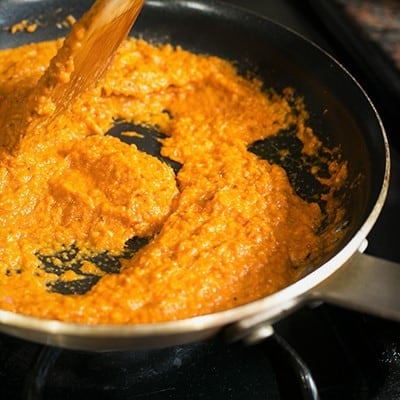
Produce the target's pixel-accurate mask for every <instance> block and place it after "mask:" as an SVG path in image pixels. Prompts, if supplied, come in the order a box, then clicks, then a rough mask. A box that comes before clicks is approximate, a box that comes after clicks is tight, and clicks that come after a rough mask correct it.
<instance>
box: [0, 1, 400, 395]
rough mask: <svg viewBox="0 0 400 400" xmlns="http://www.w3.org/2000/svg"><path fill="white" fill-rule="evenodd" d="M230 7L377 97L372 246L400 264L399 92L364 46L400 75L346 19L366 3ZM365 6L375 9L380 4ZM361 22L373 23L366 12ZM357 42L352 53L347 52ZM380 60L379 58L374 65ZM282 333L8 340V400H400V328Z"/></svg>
mask: <svg viewBox="0 0 400 400" xmlns="http://www.w3.org/2000/svg"><path fill="white" fill-rule="evenodd" d="M230 3H234V4H236V5H239V6H241V7H244V8H248V9H251V10H253V11H255V12H258V13H260V14H262V15H265V16H267V17H269V18H271V19H273V20H275V21H278V22H280V23H283V24H284V25H287V26H289V27H291V28H293V29H294V30H296V31H298V32H299V33H301V34H303V35H304V36H306V37H308V38H310V39H312V40H313V41H315V42H316V43H317V44H319V45H320V46H322V47H323V48H325V49H327V50H328V51H329V52H330V53H332V54H333V55H334V56H335V57H337V58H338V59H339V61H341V62H342V63H343V64H344V65H345V67H346V68H347V69H348V70H349V71H350V72H351V73H352V74H353V75H354V76H355V77H356V78H357V79H358V80H359V81H360V83H361V84H362V85H363V86H364V88H365V89H366V90H367V92H368V93H369V95H370V96H371V98H372V100H373V102H374V103H375V105H376V107H377V109H378V112H380V113H381V115H382V118H383V121H384V124H385V127H386V130H387V133H388V136H389V141H390V144H391V147H392V176H391V185H390V190H389V195H388V199H387V202H386V205H385V207H384V209H383V212H382V214H381V217H380V218H379V220H378V222H377V224H376V225H375V227H374V229H373V230H372V232H371V234H370V235H369V237H368V239H369V247H368V249H367V252H369V253H370V254H374V255H377V256H379V257H383V258H388V259H391V260H394V261H400V250H399V249H398V244H397V239H396V236H397V235H396V230H397V225H398V222H399V218H400V185H399V183H400V154H399V150H400V145H399V143H400V133H398V132H397V131H396V126H397V122H398V117H397V115H396V113H394V112H393V108H394V107H393V104H399V103H398V102H397V103H396V100H398V97H397V96H399V93H397V90H396V87H393V86H396V85H392V86H391V87H390V88H387V86H385V85H387V84H388V82H387V80H386V78H384V77H383V76H382V69H381V70H380V71H377V70H376V68H377V67H376V65H373V66H370V65H369V64H368V63H366V62H365V60H364V59H363V56H364V53H365V50H364V45H366V43H367V42H368V45H366V46H367V47H368V50H369V52H368V54H369V55H370V56H371V58H373V60H374V62H377V60H379V63H378V64H379V65H381V66H382V65H385V67H384V72H387V74H388V75H390V76H391V77H392V78H393V76H394V77H395V78H396V76H397V75H396V74H397V72H398V71H397V68H396V67H393V63H394V61H393V60H391V54H390V52H389V54H388V53H387V51H386V50H385V52H381V51H380V50H379V48H380V43H379V40H378V42H376V41H375V42H374V44H372V45H371V43H369V37H368V32H365V31H364V28H365V25H363V22H365V20H364V21H363V20H359V19H358V20H355V19H354V16H353V17H352V15H351V13H348V14H347V16H344V13H343V11H346V10H344V9H343V8H342V6H343V3H346V4H347V5H350V4H351V5H353V6H354V7H356V6H358V7H359V6H360V3H361V2H360V1H357V0H351V1H348V2H343V1H339V0H338V3H337V4H333V3H335V1H333V0H329V1H324V0H318V1H313V0H308V1H305V2H297V1H294V0H292V1H290V0H269V1H263V0H247V1H245V0H231V1H230ZM300 3H301V4H300ZM339 3H342V4H339ZM366 3H368V5H370V6H371V3H373V1H372V0H369V1H367V2H366ZM377 3H382V1H379V2H378V1H377ZM383 3H387V4H389V5H393V4H394V3H396V2H394V1H387V2H383ZM299 4H300V5H299ZM338 4H339V6H338ZM363 6H365V4H364V5H363ZM372 6H373V4H372ZM362 15H363V16H364V18H365V15H366V9H365V8H363V14H362ZM352 18H353V20H352ZM368 21H370V20H368ZM360 33H361V34H360ZM349 37H350V38H351V40H349ZM373 39H374V40H376V37H374V38H373ZM380 40H382V39H380ZM350 42H351V44H352V48H351V49H348V47H346V46H347V44H348V43H350ZM371 46H372V47H371ZM355 49H356V50H357V51H355ZM371 49H372V50H371ZM371 51H373V52H375V53H373V56H372V54H371ZM383 53H385V54H383ZM379 72H380V74H379ZM376 75H377V76H376ZM385 76H386V75H385ZM392 82H393V81H392ZM399 82H400V80H399ZM276 332H277V334H276V335H275V336H274V337H273V338H271V339H268V340H266V341H264V342H263V343H259V344H256V345H252V346H246V345H245V344H243V343H234V344H227V343H225V342H224V341H223V340H222V338H219V337H217V338H213V339H212V340H209V341H206V342H201V343H195V344H191V345H185V346H177V347H172V348H168V349H164V350H153V351H150V352H148V351H147V352H137V351H136V352H123V353H86V352H80V351H67V350H60V349H56V348H48V347H44V346H41V345H38V344H34V343H29V342H25V341H22V340H19V339H15V338H12V337H9V336H6V335H0V393H1V398H2V399H9V400H14V399H19V398H26V399H57V400H63V399H71V398H75V399H81V398H92V397H97V398H98V399H109V398H112V399H117V400H118V399H146V400H153V399H154V400H155V399H255V400H257V399H271V400H288V399H290V400H293V399H310V400H312V399H314V400H315V399H320V400H337V399H343V400H347V399H349V400H350V399H354V400H361V399H365V400H397V399H399V398H400V324H398V323H395V322H391V321H386V320H382V319H379V318H375V317H371V316H367V315H364V314H360V313H356V312H352V311H348V310H344V309H340V308H337V307H333V306H329V305H321V306H319V307H315V308H309V307H306V308H304V309H302V310H300V311H298V312H296V313H294V314H293V315H292V316H290V317H288V318H286V319H285V320H283V321H281V322H279V323H278V324H277V325H276Z"/></svg>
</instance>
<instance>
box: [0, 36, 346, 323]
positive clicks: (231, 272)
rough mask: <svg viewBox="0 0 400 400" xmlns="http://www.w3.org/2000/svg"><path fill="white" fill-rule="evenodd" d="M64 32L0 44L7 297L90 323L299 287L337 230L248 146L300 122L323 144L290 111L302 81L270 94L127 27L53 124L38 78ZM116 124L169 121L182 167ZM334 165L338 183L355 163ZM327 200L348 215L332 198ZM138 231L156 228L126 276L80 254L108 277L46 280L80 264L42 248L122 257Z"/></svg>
mask: <svg viewBox="0 0 400 400" xmlns="http://www.w3.org/2000/svg"><path fill="white" fill-rule="evenodd" d="M61 43H62V42H61V41H50V42H45V43H37V44H30V45H26V46H23V47H20V48H16V49H7V50H2V51H0V308H2V309H5V310H10V311H13V312H17V313H22V314H26V315H32V316H37V317H41V318H47V319H57V320H63V321H70V322H79V323H85V324H131V323H149V322H157V321H167V320H176V319H182V318H187V317H192V316H196V315H202V314H207V313H212V312H216V311H220V310H225V309H228V308H231V307H235V306H237V305H240V304H244V303H247V302H250V301H253V300H255V299H258V298H260V297H263V296H266V295H269V294H271V293H273V292H276V291H277V290H280V289H281V288H283V287H285V286H287V285H288V284H290V283H291V282H293V281H294V280H295V279H296V278H297V277H298V276H299V274H300V273H301V271H303V270H304V269H305V268H306V267H309V266H310V265H313V264H316V263H318V260H320V259H321V258H322V257H323V256H324V254H325V253H326V251H327V249H328V248H330V246H331V245H332V243H333V242H334V241H335V240H337V239H338V235H340V234H339V233H333V232H334V228H333V225H332V229H328V230H327V233H326V234H320V233H318V229H319V227H320V225H321V223H322V219H323V213H322V211H321V209H320V207H319V205H318V204H317V203H316V202H306V201H305V200H302V199H301V198H300V197H299V196H298V195H297V194H296V193H295V191H294V190H293V188H292V186H291V185H290V183H289V180H288V178H287V175H286V173H285V171H284V170H283V169H282V168H281V167H280V166H278V165H274V164H270V163H269V162H267V161H265V160H262V159H261V158H260V157H258V156H256V155H255V154H253V153H252V152H250V151H249V150H248V147H249V145H251V144H252V143H253V142H255V141H257V140H262V139H264V138H267V137H269V136H272V135H276V134H277V133H278V132H279V131H281V130H283V129H287V128H288V127H289V126H293V124H294V125H297V127H298V136H299V138H301V140H302V141H303V142H304V151H305V152H307V153H308V154H313V153H314V152H316V151H317V150H318V149H319V148H320V147H321V143H320V142H319V141H318V140H317V138H316V137H315V136H314V134H313V132H312V130H311V129H310V128H309V127H307V125H306V113H305V111H304V110H303V109H302V108H301V107H300V106H299V110H300V111H298V112H297V113H293V112H292V111H293V110H292V108H293V104H292V103H293V101H292V100H293V93H292V92H291V91H290V90H287V91H285V93H283V94H282V95H277V94H267V93H265V91H263V90H262V88H261V86H262V85H261V82H260V81H259V80H257V79H247V78H245V77H243V76H240V75H239V74H238V73H237V71H236V70H235V68H234V66H233V65H232V64H231V63H229V62H227V61H224V60H222V59H220V58H218V57H214V56H209V55H195V54H192V53H190V52H188V51H185V50H183V49H181V48H174V47H172V46H171V45H168V44H166V45H158V46H155V45H151V44H149V43H146V42H145V41H143V40H139V39H133V38H130V39H128V40H126V41H125V42H124V43H123V45H122V46H121V48H120V49H119V51H118V54H117V55H116V57H115V59H114V61H113V63H112V66H111V67H110V69H109V70H108V72H107V74H106V76H105V77H104V78H103V79H102V80H101V82H100V83H99V85H98V86H97V87H96V89H90V90H89V91H87V92H86V93H84V94H82V95H81V96H80V97H79V98H78V99H77V100H76V101H75V103H73V104H72V106H71V108H70V109H69V110H67V111H66V112H64V113H63V114H61V115H60V116H58V117H57V118H56V119H55V120H54V121H52V122H51V123H49V124H46V123H43V121H46V119H48V117H49V116H50V115H51V112H52V110H51V107H49V105H48V104H47V103H46V101H45V91H40V90H39V91H38V89H37V88H38V85H39V86H40V85H43V80H41V81H39V79H40V77H41V76H42V75H43V72H44V71H45V70H46V68H47V66H48V65H49V61H50V59H51V58H52V57H53V56H54V55H55V54H56V52H57V50H58V48H59V47H60V45H61ZM38 82H39V84H38ZM32 93H40V96H36V95H34V96H33V95H32ZM41 96H42V97H41ZM43 96H44V97H43ZM297 104H298V105H299V104H300V102H298V103H297ZM116 120H123V121H128V122H132V123H134V124H137V125H143V126H152V127H156V128H157V129H158V130H159V131H160V132H162V133H164V134H165V135H166V138H164V139H160V141H161V143H162V154H163V156H165V157H168V158H170V159H172V160H175V161H176V162H179V163H180V164H182V168H181V169H180V170H179V172H178V173H177V175H175V173H174V171H173V170H172V169H171V168H170V167H169V166H168V165H167V164H166V163H164V162H162V161H159V160H158V159H156V158H155V157H153V156H151V155H148V154H146V153H144V152H143V151H140V150H139V149H137V148H136V147H135V146H134V145H129V144H127V143H124V142H122V141H121V140H119V139H117V138H115V137H111V136H109V135H105V133H106V132H107V130H108V129H110V128H111V127H112V126H113V124H114V122H115V121H116ZM330 172H331V177H332V178H331V179H330V180H329V184H330V185H331V186H332V191H331V192H332V193H333V192H334V190H335V189H336V188H337V186H340V184H341V183H342V182H343V180H344V179H345V166H344V165H341V164H339V163H332V165H331V166H330ZM326 200H327V202H328V205H331V207H327V209H328V210H330V211H332V215H331V216H330V218H331V220H336V219H337V218H338V215H339V214H340V212H339V211H337V209H336V206H335V203H334V197H333V196H330V195H327V196H326ZM335 235H336V236H335ZM134 237H139V238H140V237H142V238H150V240H149V242H148V244H146V245H145V246H144V247H142V248H141V249H140V250H139V251H138V252H136V253H135V254H133V255H132V257H122V258H121V268H120V271H119V272H118V273H104V271H102V270H101V269H100V268H99V267H98V266H96V263H95V262H92V261H90V258H86V259H83V261H82V262H81V266H80V271H83V272H84V273H86V274H94V275H96V274H97V275H98V276H100V279H99V280H98V282H97V283H96V284H95V285H94V286H93V287H92V288H91V290H89V291H87V292H86V293H83V294H70V295H65V294H60V293H57V292H54V291H52V290H49V288H51V285H52V283H54V282H55V281H60V280H61V281H65V282H68V281H72V280H79V279H80V278H83V277H84V275H80V274H77V273H76V270H74V268H65V270H63V272H58V273H55V272H54V271H53V272H52V271H50V272H49V271H48V270H46V268H43V258H42V259H41V258H40V257H39V255H42V256H43V255H47V256H48V257H51V255H52V254H57V252H60V251H61V252H62V251H63V249H67V248H71V246H73V247H74V248H76V249H79V251H80V252H82V254H86V255H88V254H91V255H95V254H105V253H104V252H106V254H109V255H118V254H121V252H122V251H123V249H124V245H125V243H126V242H127V241H128V240H129V239H131V238H134ZM41 260H42V261H41ZM53 261H54V263H55V264H57V262H58V263H61V264H62V263H63V260H62V259H60V258H57V259H56V258H55V259H54V260H53ZM68 263H71V260H69V259H68V257H66V259H65V265H66V266H67V267H68ZM61 264H60V267H62V265H61Z"/></svg>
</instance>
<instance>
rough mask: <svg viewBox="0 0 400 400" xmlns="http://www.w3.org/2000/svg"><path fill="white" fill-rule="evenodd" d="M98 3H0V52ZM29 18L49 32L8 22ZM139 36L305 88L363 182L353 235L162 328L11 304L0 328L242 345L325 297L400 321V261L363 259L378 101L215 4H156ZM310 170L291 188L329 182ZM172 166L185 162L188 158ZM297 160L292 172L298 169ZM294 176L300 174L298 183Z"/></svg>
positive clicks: (376, 197)
mask: <svg viewBox="0 0 400 400" xmlns="http://www.w3.org/2000/svg"><path fill="white" fill-rule="evenodd" d="M91 3H92V2H91V1H89V0H68V1H65V0H35V1H20V0H18V1H17V0H0V47H1V48H7V47H16V46H18V45H21V44H24V43H27V42H33V41H41V40H46V39H54V38H56V37H60V36H64V35H66V34H67V31H66V30H65V29H60V27H62V21H63V20H64V19H65V17H66V16H67V15H69V14H72V15H74V16H75V17H77V18H79V17H80V15H82V13H83V12H85V11H86V10H87V9H88V8H89V7H90V5H91ZM23 19H28V20H30V21H32V20H37V21H39V22H40V27H39V29H38V30H37V31H36V32H34V33H24V32H21V33H18V34H15V35H11V34H10V33H9V32H8V31H7V30H6V29H1V28H4V27H6V26H11V25H13V24H15V23H17V22H20V21H21V20H23ZM132 34H133V35H136V36H139V35H140V36H142V37H144V38H145V39H147V40H151V41H155V42H166V41H168V42H170V43H172V44H179V45H181V46H182V47H184V48H185V49H188V50H190V51H193V52H196V53H208V54H215V55H218V56H221V57H223V58H225V59H228V60H231V61H233V62H235V63H236V65H237V66H238V69H239V71H242V72H245V71H249V70H250V71H253V72H254V73H255V74H257V75H258V76H260V77H261V79H262V80H263V82H264V83H265V86H266V87H271V88H274V89H276V90H277V91H278V92H279V91H281V90H282V89H283V88H285V87H287V86H292V87H294V88H295V89H296V93H297V94H298V95H300V96H302V97H304V101H305V104H306V107H307V108H308V110H309V112H310V121H309V123H310V125H311V126H312V127H313V129H314V131H315V132H316V133H317V134H318V136H319V138H320V139H321V140H322V141H323V142H324V143H325V144H327V145H328V146H330V147H335V146H340V148H341V151H342V156H343V159H345V160H347V161H348V170H349V181H350V182H352V181H356V180H357V179H358V178H359V177H360V176H361V177H362V179H358V185H352V186H350V185H349V187H348V188H347V189H346V192H345V204H346V218H345V220H346V224H347V228H346V233H345V235H344V237H343V239H342V240H341V241H340V242H339V243H338V244H337V246H336V247H335V249H333V250H332V252H331V253H330V254H327V256H326V259H325V260H324V262H322V263H321V265H319V266H316V267H315V268H312V269H310V270H309V271H308V272H307V274H305V275H304V276H303V277H302V278H301V279H299V280H298V281H297V282H295V283H293V284H291V285H290V286H289V287H287V288H285V289H283V290H280V291H279V292H277V293H275V294H272V295H270V296H267V297H265V298H262V299H260V300H257V301H254V302H252V303H249V304H246V305H242V306H239V307H236V308H233V309H230V310H227V311H223V312H218V313H215V314H210V315H204V316H200V317H195V318H190V319H186V320H180V321H174V322H165V323H156V324H143V325H129V326H103V325H101V326H87V325H79V324H72V323H65V322H60V321H51V320H44V319H38V318H32V317H28V316H24V315H20V314H16V313H11V312H6V311H2V310H0V330H1V331H3V332H5V333H7V334H10V335H14V336H17V337H20V338H23V339H27V340H30V341H36V342H40V343H44V344H48V345H54V346H60V347H65V348H71V349H85V350H98V351H105V350H124V349H143V348H155V347H166V346H171V345H177V344H183V343H188V342H192V341H198V340H202V339H206V338H208V337H210V336H212V335H215V334H217V333H220V332H223V333H224V334H226V335H227V337H228V338H229V339H231V340H236V339H238V338H244V339H246V340H247V341H256V340H260V339H263V338H264V337H267V336H269V335H271V334H272V333H273V324H274V322H276V321H278V320H279V319H281V318H283V317H285V316H286V315H288V314H289V313H292V312H294V311H295V310H296V309H297V308H299V307H302V306H304V305H305V304H310V303H318V302H330V303H333V304H337V305H341V306H344V307H348V308H351V309H354V310H359V311H363V312H367V313H372V314H374V315H377V316H380V317H385V318H390V319H395V320H400V295H399V294H398V282H400V266H399V265H397V264H396V263H393V262H389V261H386V260H382V259H378V258H374V257H372V256H368V255H365V254H363V251H364V250H365V248H366V245H367V241H366V237H367V235H368V233H369V231H370V230H371V228H372V226H373V224H374V223H375V221H376V220H377V218H378V215H379V213H380V211H381V208H382V206H383V204H384V201H385V197H386V193H387V190H388V180H389V169H390V157H389V146H388V142H387V138H386V135H385V132H384V128H383V126H382V123H381V121H380V118H379V116H378V115H377V113H376V111H375V108H374V106H373V104H372V103H371V102H370V100H369V99H368V96H367V95H366V94H365V93H364V91H363V90H362V88H361V87H360V86H359V85H358V84H357V82H356V81H355V80H354V79H353V78H352V77H351V76H350V75H349V73H347V72H346V70H345V69H344V68H343V67H342V66H341V65H340V64H339V63H338V62H336V61H335V60H334V59H333V58H332V57H330V56H329V55H328V54H326V53H325V52H324V51H323V50H321V49H320V48H318V47H317V46H315V45H314V44H312V43H310V42H309V41H307V40H306V39H304V38H303V37H301V36H299V35H297V34H296V33H294V32H292V31H290V30H289V29H287V28H285V27H283V26H280V25H277V24H275V23H273V22H272V21H270V20H268V19H265V18H262V17H259V16H257V15H255V14H252V13H250V12H247V11H244V10H242V9H239V8H236V7H233V6H231V5H229V4H225V3H222V2H218V1H214V0H210V1H206V0H194V1H183V0H165V1H160V0H149V1H147V2H146V3H145V6H144V9H143V11H142V13H141V15H140V16H139V18H138V21H137V23H136V25H135V26H134V29H133V32H132ZM125 128H126V127H125ZM125 128H124V129H125ZM148 133H149V137H151V132H148ZM111 134H117V133H116V132H111ZM155 134H157V132H156V133H155ZM284 142H285V141H284V140H283V143H284ZM144 150H145V151H149V152H151V151H154V152H155V153H157V149H154V143H153V144H152V143H150V144H149V143H148V144H145V145H144ZM250 150H251V151H254V152H256V153H258V154H259V156H260V157H265V158H269V157H273V155H272V156H271V155H270V154H268V143H261V144H260V146H258V147H257V146H255V147H254V148H253V149H250ZM299 165H300V167H296V168H298V169H299V171H297V172H298V173H295V174H294V175H292V178H293V179H294V180H293V181H292V184H293V185H295V186H297V188H298V190H299V194H300V195H302V196H304V197H307V195H309V194H310V193H311V194H313V195H314V194H315V193H314V192H313V190H317V192H318V190H320V189H318V188H317V189H315V184H314V183H313V182H311V183H310V182H308V180H307V179H308V178H307V177H308V175H307V171H306V170H305V169H304V168H303V167H304V165H302V164H301V163H299ZM173 167H174V168H176V169H178V168H179V165H173ZM286 167H287V171H288V174H290V171H289V170H290V168H291V166H290V165H286ZM294 177H300V178H298V180H297V181H295V179H296V178H294ZM307 185H308V186H307ZM307 188H308V189H307ZM302 189H303V190H302ZM310 190H311V192H310ZM132 251H134V249H133V250H132ZM114 261H115V260H114ZM75 290H76V288H75ZM50 306H51V305H50Z"/></svg>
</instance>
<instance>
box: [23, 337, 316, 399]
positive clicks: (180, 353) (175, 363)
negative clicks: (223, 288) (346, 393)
mask: <svg viewBox="0 0 400 400" xmlns="http://www.w3.org/2000/svg"><path fill="white" fill-rule="evenodd" d="M261 349H262V352H261V353H260V354H259V356H258V357H257V360H258V362H257V371H258V373H256V374H254V372H255V371H252V373H251V375H249V374H248V373H246V375H247V376H246V382H244V381H243V379H242V377H243V368H245V369H248V368H249V361H251V360H250V358H249V357H251V358H252V359H253V358H254V357H255V352H259V351H260V350H261ZM225 350H226V344H225V343H220V342H219V341H218V340H217V341H209V342H205V343H198V344H192V345H185V346H177V347H173V348H169V349H164V350H152V351H148V352H147V351H143V352H137V351H136V352H116V353H113V352H109V353H87V352H71V351H66V350H61V349H58V348H54V347H46V346H41V347H40V348H39V349H38V352H37V355H36V356H35V357H34V360H33V365H32V367H31V369H30V371H29V372H28V373H27V375H26V377H25V382H24V390H23V392H24V396H23V398H24V399H29V400H45V399H55V398H57V399H58V400H63V399H69V398H72V397H77V398H83V396H85V393H92V394H94V393H97V394H98V396H99V397H100V398H101V397H102V394H105V393H108V394H110V395H112V398H114V399H128V398H136V397H138V398H141V399H142V398H143V399H165V398H190V399H203V398H210V399H211V398H231V399H243V398H252V392H253V390H254V388H255V386H260V387H264V388H265V390H268V391H267V392H266V393H265V395H267V394H268V393H275V397H274V398H275V399H277V400H278V399H293V398H296V399H299V400H301V399H304V400H319V395H318V391H317V387H316V384H315V382H314V379H313V377H312V374H311V372H310V370H309V368H308V367H307V365H306V364H305V362H304V361H303V360H302V359H301V357H300V356H299V355H298V354H297V352H296V351H295V350H294V349H293V348H292V347H291V346H290V345H289V344H288V342H287V341H286V340H285V339H283V338H282V337H280V336H278V335H275V337H274V338H273V339H271V340H270V341H269V343H268V344H266V345H265V346H264V345H262V346H255V347H248V348H247V347H245V346H243V345H240V344H236V345H233V346H231V347H228V357H226V355H225ZM253 368H254V367H253ZM204 371H212V377H211V376H210V375H208V376H206V377H205V376H202V375H203V374H204ZM279 371H285V376H283V375H282V376H280V372H279ZM264 374H265V375H264ZM274 376H276V380H275V379H272V377H274ZM269 377H270V378H269ZM232 378H234V379H232ZM189 393H190V395H188V396H186V395H187V394H189ZM257 398H258V397H257Z"/></svg>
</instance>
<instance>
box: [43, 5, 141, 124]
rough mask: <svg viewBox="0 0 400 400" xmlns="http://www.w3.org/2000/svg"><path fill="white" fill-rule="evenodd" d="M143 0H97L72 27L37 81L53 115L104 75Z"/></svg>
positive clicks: (67, 105) (137, 13)
mask: <svg viewBox="0 0 400 400" xmlns="http://www.w3.org/2000/svg"><path fill="white" fill-rule="evenodd" d="M143 3H144V1H143V0H97V1H96V2H95V3H94V5H93V6H92V7H91V9H90V10H89V11H88V12H87V13H86V14H85V15H84V16H83V17H82V18H81V19H80V20H79V21H78V22H77V23H76V24H75V25H74V26H73V28H72V31H71V33H70V34H69V35H68V36H67V38H66V39H65V41H64V43H63V46H62V47H61V48H60V49H59V51H58V53H57V55H56V56H55V57H54V58H53V60H52V61H51V63H50V66H49V68H48V69H47V71H46V73H45V74H44V75H43V77H42V79H41V81H42V82H39V87H42V88H45V93H42V94H41V95H44V96H46V97H47V99H50V100H51V101H52V103H53V106H54V110H53V113H52V114H53V115H52V117H53V118H54V117H55V116H56V115H57V114H59V113H60V112H62V111H63V110H65V109H66V108H68V107H69V105H70V104H71V102H72V101H73V100H74V98H75V97H76V96H78V95H79V94H80V93H82V92H84V91H85V90H87V89H88V88H90V87H94V86H95V84H96V83H97V82H98V81H99V79H100V78H101V77H102V76H103V75H104V73H105V71H106V70H107V68H108V66H109V64H110V62H111V60H112V59H113V56H114V54H115V52H116V50H117V49H118V47H119V45H120V44H121V42H122V40H124V39H125V38H126V36H127V35H128V33H129V31H130V30H131V28H132V25H133V24H134V22H135V20H136V18H137V16H138V15H139V13H140V10H141V8H142V6H143ZM46 103H47V104H49V103H48V102H46Z"/></svg>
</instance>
